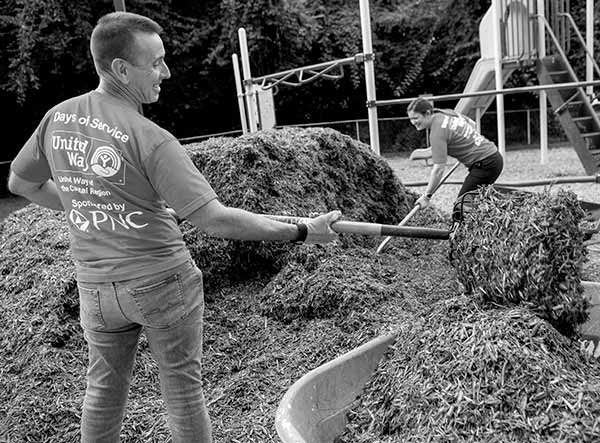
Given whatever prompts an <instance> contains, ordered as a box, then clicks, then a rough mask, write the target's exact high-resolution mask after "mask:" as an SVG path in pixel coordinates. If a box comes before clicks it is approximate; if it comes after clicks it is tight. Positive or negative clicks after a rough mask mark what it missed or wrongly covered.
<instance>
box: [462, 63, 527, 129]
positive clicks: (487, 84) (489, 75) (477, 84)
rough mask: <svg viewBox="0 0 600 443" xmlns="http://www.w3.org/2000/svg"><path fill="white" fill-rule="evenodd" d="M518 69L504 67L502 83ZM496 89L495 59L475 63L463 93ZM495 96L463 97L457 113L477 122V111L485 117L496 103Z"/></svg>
mask: <svg viewBox="0 0 600 443" xmlns="http://www.w3.org/2000/svg"><path fill="white" fill-rule="evenodd" d="M516 68H517V66H515V65H514V64H510V65H506V64H503V66H502V81H503V82H505V81H506V80H508V77H510V75H511V74H512V73H513V71H514V70H515V69H516ZM494 89H496V73H495V71H494V59H493V58H480V59H479V60H477V63H475V67H474V68H473V71H471V75H470V76H469V80H468V81H467V86H466V87H465V90H464V91H463V92H464V93H465V94H468V93H469V92H477V91H489V90H494ZM495 97H496V96H495V95H486V96H480V97H463V98H461V99H460V100H459V102H458V103H457V105H456V107H455V108H454V110H455V111H457V112H460V113H461V114H464V115H467V116H468V117H470V118H472V119H473V120H475V113H476V109H477V108H479V109H480V112H481V114H480V115H483V114H484V113H485V111H486V110H487V109H488V107H489V106H490V104H491V103H492V102H493V101H494V98H495Z"/></svg>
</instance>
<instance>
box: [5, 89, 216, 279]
mask: <svg viewBox="0 0 600 443" xmlns="http://www.w3.org/2000/svg"><path fill="white" fill-rule="evenodd" d="M11 169H12V171H13V173H14V174H16V175H18V176H19V177H21V178H22V179H24V180H28V181H31V182H34V183H42V182H45V181H46V180H48V179H50V178H52V179H53V180H54V182H55V184H56V187H57V189H58V192H59V196H60V200H61V202H62V205H63V207H64V208H65V215H66V219H67V222H68V223H69V228H70V233H71V252H72V254H73V258H74V260H75V265H76V270H77V278H78V280H79V281H88V282H109V281H120V280H127V279H131V278H136V277H141V276H144V275H151V274H154V273H156V272H159V271H161V270H166V269H170V268H172V267H175V266H177V265H179V264H181V263H183V262H184V261H186V260H188V259H189V257H190V255H189V252H188V250H187V248H186V245H185V243H184V241H183V236H182V233H181V230H180V229H179V227H178V226H177V223H176V222H175V220H174V219H173V218H172V217H171V216H170V215H169V213H168V212H167V211H166V209H165V208H166V205H168V206H170V207H172V208H173V209H175V211H176V212H177V214H178V215H179V216H180V217H187V216H189V215H190V214H191V213H192V212H194V211H195V210H197V209H199V208H201V207H202V206H204V205H205V204H207V203H208V202H209V201H211V200H213V199H215V198H216V197H217V196H216V194H215V192H214V190H213V189H212V187H211V186H210V184H209V183H208V182H207V181H206V179H205V178H204V176H203V175H202V174H201V173H200V172H199V171H198V169H197V168H196V166H195V165H194V164H193V162H192V161H191V159H190V158H189V156H188V155H187V154H186V152H185V150H184V149H183V147H182V146H181V145H180V144H179V142H178V141H177V139H176V138H175V137H173V135H171V134H170V133H169V132H168V131H166V130H164V129H162V128H161V127H160V126H158V125H156V124H155V123H153V122H152V121H150V120H148V119H147V118H145V117H144V116H143V115H141V114H140V113H139V112H137V111H136V110H134V109H133V108H132V107H130V106H128V105H127V104H125V103H124V102H122V101H121V100H119V99H117V98H115V97H112V96H110V95H107V94H102V93H99V92H97V91H92V92H89V93H87V94H84V95H81V96H78V97H74V98H72V99H69V100H66V101H65V102H63V103H60V104H59V105H57V106H55V107H54V108H52V109H51V110H50V111H48V113H46V115H45V116H44V118H43V119H42V121H41V123H40V124H39V126H38V128H37V129H36V130H35V132H34V133H33V135H32V136H31V137H30V138H29V140H28V141H27V142H26V144H25V146H24V147H23V149H22V150H21V151H20V152H19V154H18V155H17V157H16V158H15V160H14V161H13V162H12V165H11Z"/></svg>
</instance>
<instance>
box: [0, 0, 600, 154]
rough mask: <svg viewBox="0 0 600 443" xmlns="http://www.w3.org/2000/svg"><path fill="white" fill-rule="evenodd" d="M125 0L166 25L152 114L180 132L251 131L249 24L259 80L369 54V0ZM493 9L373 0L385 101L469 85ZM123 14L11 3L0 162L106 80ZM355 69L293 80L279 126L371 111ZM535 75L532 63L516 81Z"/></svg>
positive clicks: (512, 102) (5, 24)
mask: <svg viewBox="0 0 600 443" xmlns="http://www.w3.org/2000/svg"><path fill="white" fill-rule="evenodd" d="M125 3H126V8H127V10H128V11H130V12H136V13H140V14H144V15H148V16H150V17H152V18H154V19H155V20H156V21H157V22H159V23H160V24H161V25H162V26H163V27H164V28H165V33H164V35H163V40H164V43H165V47H166V50H167V57H168V58H167V62H168V64H169V66H170V68H171V71H172V74H173V77H172V78H171V79H170V80H168V81H166V82H165V83H164V84H163V86H164V87H163V94H162V95H161V100H160V101H159V103H157V104H153V105H151V106H148V107H146V114H147V115H148V116H149V117H150V118H152V119H153V120H155V121H156V122H157V123H159V124H160V125H162V126H164V127H165V128H167V129H168V130H170V131H171V132H173V133H174V134H175V135H176V136H177V137H179V138H183V137H191V136H197V135H203V134H211V133H216V132H221V131H229V130H235V129H239V128H240V122H239V114H238V109H237V99H236V93H235V85H234V80H233V68H232V61H231V56H232V54H233V53H239V48H238V32H237V31H238V28H240V27H245V29H246V31H247V35H248V45H249V52H250V59H251V69H252V74H253V76H260V75H265V74H268V73H273V72H277V71H281V70H285V69H289V68H292V67H298V66H305V65H309V64H314V63H319V62H322V61H326V60H332V59H337V58H345V57H348V56H352V55H355V54H357V53H360V52H362V44H361V31H360V14H359V2H358V0H329V1H325V0H247V1H237V0H204V1H202V2H198V1H195V0H178V1H173V0H165V1H160V0H126V2H125ZM489 5H490V0H483V1H475V2H474V1H472V0H427V1H425V0H371V1H370V8H371V16H372V17H371V26H372V30H373V44H374V51H375V54H376V61H375V72H376V86H377V98H379V99H384V98H394V97H412V96H415V95H418V94H420V93H433V94H446V93H453V92H461V91H462V90H463V88H464V85H465V84H466V81H467V79H468V76H469V74H470V72H471V70H472V68H473V65H474V64H475V62H476V61H477V59H478V57H479V36H478V23H479V21H480V20H481V18H482V17H483V15H484V13H485V12H486V10H487V9H488V8H489ZM599 9H600V8H599V7H598V6H597V7H596V12H597V13H596V16H597V17H598V15H599V14H598V10H599ZM113 10H114V5H113V2H112V1H111V0H97V1H96V0H95V1H92V0H77V1H76V0H4V1H3V2H1V3H0V59H1V60H2V63H0V74H1V75H0V102H1V103H2V105H3V110H4V112H3V114H4V116H5V117H4V118H3V119H2V126H3V128H2V129H3V130H2V133H3V135H4V143H3V145H2V151H1V153H0V161H2V160H10V159H12V158H13V157H14V155H15V154H16V152H17V151H18V149H19V148H20V147H21V145H22V144H23V143H24V142H25V140H26V139H27V138H28V137H29V135H30V134H31V132H32V131H33V130H34V129H35V126H36V125H37V123H38V121H39V119H40V118H41V117H42V116H43V114H44V113H45V112H46V111H47V109H48V108H49V107H51V106H53V105H54V104H56V103H59V102H60V101H62V100H64V99H66V98H68V97H70V96H73V95H78V94H82V93H85V92H87V91H89V90H91V89H93V88H95V87H96V85H97V77H96V73H95V71H94V68H93V65H92V61H91V56H90V54H89V49H88V46H89V35H90V33H91V30H92V28H93V26H94V24H95V22H96V21H97V19H98V18H99V17H100V16H102V15H103V14H105V13H108V12H111V11H113ZM571 12H572V13H573V15H574V16H575V19H576V21H577V23H578V24H579V26H580V28H581V29H582V30H585V0H571ZM596 21H598V19H596ZM596 28H597V26H596ZM596 32H598V31H596ZM597 37H598V36H597ZM573 47H574V48H575V49H573V51H572V53H571V57H572V59H573V60H574V61H575V63H576V64H577V65H578V66H579V67H580V70H581V66H583V64H584V57H583V50H582V49H581V48H579V47H578V46H577V45H574V46H573ZM345 73H346V75H345V76H344V77H343V78H342V79H341V80H337V81H328V80H317V81H315V82H313V83H310V84H308V85H305V86H303V87H299V88H291V87H286V86H282V87H281V88H280V90H279V92H278V94H277V95H276V96H275V105H276V109H277V123H278V124H282V125H284V124H298V123H309V122H316V121H332V120H340V119H355V118H366V112H365V87H364V73H363V69H362V66H359V65H357V66H352V67H346V69H345ZM535 82H536V80H535V76H534V75H532V73H531V72H529V71H526V70H525V71H521V72H517V73H516V74H515V75H514V76H513V77H512V78H511V79H510V83H509V85H510V86H518V85H526V84H535ZM509 97H510V98H509V99H508V100H507V107H511V106H513V107H522V106H529V105H531V106H532V107H535V106H536V103H537V99H536V97H535V96H534V95H533V94H529V95H527V96H522V95H520V96H518V97H517V96H509ZM400 108H402V107H401V106H394V107H386V108H380V111H379V115H380V117H389V116H398V115H404V109H400Z"/></svg>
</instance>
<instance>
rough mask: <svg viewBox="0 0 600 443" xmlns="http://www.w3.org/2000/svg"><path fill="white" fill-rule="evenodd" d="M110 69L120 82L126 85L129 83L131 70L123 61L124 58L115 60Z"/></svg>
mask: <svg viewBox="0 0 600 443" xmlns="http://www.w3.org/2000/svg"><path fill="white" fill-rule="evenodd" d="M110 68H111V70H112V72H113V74H114V75H115V76H116V77H117V78H118V79H119V80H121V81H122V82H123V83H125V84H127V83H129V68H128V66H127V63H126V62H125V60H123V59H122V58H115V59H113V61H112V63H111V64H110Z"/></svg>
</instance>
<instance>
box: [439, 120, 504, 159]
mask: <svg viewBox="0 0 600 443" xmlns="http://www.w3.org/2000/svg"><path fill="white" fill-rule="evenodd" d="M429 140H430V144H431V160H432V161H433V163H437V164H446V162H447V161H448V156H449V155H450V156H452V157H454V158H455V159H457V160H458V161H459V162H461V163H462V164H464V165H465V166H467V167H470V166H471V165H472V164H473V163H476V162H478V161H480V160H483V159H484V158H486V157H489V156H490V155H492V154H494V153H495V152H496V151H497V148H496V145H494V143H492V142H491V141H489V140H488V139H487V138H485V137H484V136H483V135H481V134H480V133H479V132H478V131H477V126H476V124H475V122H474V121H473V120H471V119H470V118H468V117H465V116H464V115H461V114H458V113H457V112H454V111H451V110H443V111H436V112H435V113H434V114H433V121H432V123H431V129H430V135H429Z"/></svg>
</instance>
